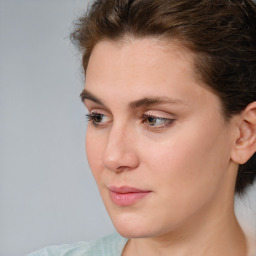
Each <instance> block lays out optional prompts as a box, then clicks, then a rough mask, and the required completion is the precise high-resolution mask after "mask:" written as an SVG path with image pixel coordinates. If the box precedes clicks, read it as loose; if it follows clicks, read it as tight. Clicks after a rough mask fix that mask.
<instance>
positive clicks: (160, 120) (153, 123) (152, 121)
mask: <svg viewBox="0 0 256 256" xmlns="http://www.w3.org/2000/svg"><path fill="white" fill-rule="evenodd" d="M173 121H174V119H170V118H165V117H157V116H152V115H147V114H144V115H143V123H144V124H145V125H147V126H149V127H153V128H164V127H166V126H168V125H169V124H171V123H172V122H173Z"/></svg>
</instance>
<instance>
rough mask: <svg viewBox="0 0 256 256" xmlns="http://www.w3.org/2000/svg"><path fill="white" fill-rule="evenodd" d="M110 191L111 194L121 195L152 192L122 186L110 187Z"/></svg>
mask: <svg viewBox="0 0 256 256" xmlns="http://www.w3.org/2000/svg"><path fill="white" fill-rule="evenodd" d="M109 190H110V191H111V192H115V193H120V194H125V193H146V192H150V191H148V190H142V189H138V188H134V187H128V186H121V187H116V186H111V187H109Z"/></svg>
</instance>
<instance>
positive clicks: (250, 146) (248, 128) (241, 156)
mask: <svg viewBox="0 0 256 256" xmlns="http://www.w3.org/2000/svg"><path fill="white" fill-rule="evenodd" d="M239 117H240V122H239V125H238V131H239V132H238V133H237V134H238V135H237V137H236V138H235V144H234V147H233V150H232V152H231V159H232V160H233V161H234V162H236V163H238V164H244V163H246V162H247V161H248V160H249V159H250V158H251V156H252V155H253V154H254V153H255V152H256V102H252V103H250V104H249V105H248V106H247V107H246V108H245V110H243V112H242V113H241V114H239Z"/></svg>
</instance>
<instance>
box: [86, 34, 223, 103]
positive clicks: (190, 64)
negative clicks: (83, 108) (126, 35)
mask: <svg viewBox="0 0 256 256" xmlns="http://www.w3.org/2000/svg"><path fill="white" fill-rule="evenodd" d="M194 58H195V56H194V55H193V53H191V52H190V51H188V50H187V49H186V48H185V47H183V46H182V45H181V44H179V43H178V42H177V41H172V40H160V39H158V38H142V39H130V40H122V41H118V42H116V41H110V40H104V41H100V42H99V43H98V44H97V45H96V46H95V48H94V49H93V51H92V54H91V57H90V60H89V64H88V68H87V72H86V84H85V87H86V89H87V90H88V91H90V92H91V93H93V94H94V95H96V96H97V97H98V98H100V99H104V101H109V102H110V101H112V102H115V103H120V104H123V103H125V102H126V103H127V104H128V102H131V101H136V100H138V99H142V98H149V97H152V96H154V97H165V96H168V97H171V98H175V99H180V100H181V101H182V102H184V103H185V104H187V105H195V102H197V103H198V105H200V104H208V102H209V101H208V102H207V100H206V99H207V97H208V96H209V94H212V92H210V91H209V89H208V88H207V87H205V86H201V82H200V81H199V79H197V77H196V75H195V72H194ZM205 100H206V101H205ZM217 100H218V99H217ZM118 101H119V102H118ZM201 101H204V102H201ZM120 104H119V106H120ZM116 106H117V105H116Z"/></svg>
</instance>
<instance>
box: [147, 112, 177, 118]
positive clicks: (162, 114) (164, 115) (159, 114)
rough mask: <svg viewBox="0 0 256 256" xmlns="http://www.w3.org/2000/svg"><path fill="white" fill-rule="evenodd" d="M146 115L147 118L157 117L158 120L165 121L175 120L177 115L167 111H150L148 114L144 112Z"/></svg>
mask: <svg viewBox="0 0 256 256" xmlns="http://www.w3.org/2000/svg"><path fill="white" fill-rule="evenodd" d="M144 115H147V116H152V117H156V118H164V119H175V118H176V117H175V115H173V114H170V113H167V112H165V111H161V110H148V111H146V112H144Z"/></svg>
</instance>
